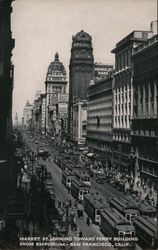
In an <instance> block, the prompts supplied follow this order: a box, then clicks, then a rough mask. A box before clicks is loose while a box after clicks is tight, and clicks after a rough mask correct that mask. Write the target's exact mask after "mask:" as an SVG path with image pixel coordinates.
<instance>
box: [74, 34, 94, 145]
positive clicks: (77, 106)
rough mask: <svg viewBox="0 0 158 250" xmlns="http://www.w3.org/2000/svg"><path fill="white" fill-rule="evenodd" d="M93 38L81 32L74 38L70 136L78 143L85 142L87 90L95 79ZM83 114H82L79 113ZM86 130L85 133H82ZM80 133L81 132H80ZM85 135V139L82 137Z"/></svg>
mask: <svg viewBox="0 0 158 250" xmlns="http://www.w3.org/2000/svg"><path fill="white" fill-rule="evenodd" d="M93 61H94V59H93V48H92V38H91V36H90V35H89V34H87V33H86V32H84V31H83V30H81V31H80V32H78V33H77V34H76V35H75V36H73V37H72V49H71V58H70V65H69V70H70V84H69V134H70V137H71V138H72V139H73V140H75V141H76V142H77V143H81V142H83V141H85V131H86V130H85V128H86V121H85V120H84V121H83V123H84V124H83V123H82V122H81V120H78V119H79V118H80V117H82V113H84V116H85V117H86V114H85V113H86V112H87V111H86V108H85V107H86V106H87V104H86V101H87V88H88V85H89V83H90V81H91V80H92V79H93V77H94V63H93ZM79 112H81V113H79ZM82 128H84V130H85V131H82ZM79 131H80V132H79ZM81 135H83V137H84V138H83V137H82V136H81Z"/></svg>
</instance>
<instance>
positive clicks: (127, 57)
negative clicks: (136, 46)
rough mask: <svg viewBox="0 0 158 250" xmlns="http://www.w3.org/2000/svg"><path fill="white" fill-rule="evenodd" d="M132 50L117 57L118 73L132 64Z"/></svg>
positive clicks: (116, 66)
mask: <svg viewBox="0 0 158 250" xmlns="http://www.w3.org/2000/svg"><path fill="white" fill-rule="evenodd" d="M131 55H132V49H130V50H127V51H125V52H122V53H121V54H120V55H119V54H118V55H116V64H115V68H116V71H119V70H122V69H123V68H125V67H128V66H130V64H131Z"/></svg>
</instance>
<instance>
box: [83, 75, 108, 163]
mask: <svg viewBox="0 0 158 250" xmlns="http://www.w3.org/2000/svg"><path fill="white" fill-rule="evenodd" d="M87 144H88V147H89V148H91V149H95V150H97V151H98V152H104V157H105V158H106V159H111V153H112V78H111V77H110V78H107V79H102V80H100V81H98V82H96V83H94V84H92V85H90V86H89V87H88V115H87Z"/></svg>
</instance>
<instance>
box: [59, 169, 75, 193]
mask: <svg viewBox="0 0 158 250" xmlns="http://www.w3.org/2000/svg"><path fill="white" fill-rule="evenodd" d="M74 178H75V175H74V174H73V173H72V172H71V171H70V170H68V169H67V170H65V171H62V183H63V184H64V186H65V187H66V188H68V189H69V188H71V183H72V180H73V179H74Z"/></svg>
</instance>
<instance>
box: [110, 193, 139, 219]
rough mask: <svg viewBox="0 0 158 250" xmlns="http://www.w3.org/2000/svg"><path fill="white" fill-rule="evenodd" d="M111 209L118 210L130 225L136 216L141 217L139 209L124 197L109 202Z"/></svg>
mask: <svg viewBox="0 0 158 250" xmlns="http://www.w3.org/2000/svg"><path fill="white" fill-rule="evenodd" d="M109 204H110V205H111V207H113V208H115V209H116V210H118V211H119V212H120V213H121V214H122V215H123V216H124V217H125V218H126V219H127V220H129V222H130V223H132V219H133V218H134V217H135V216H138V215H139V210H138V208H137V207H136V206H135V205H134V204H132V203H131V202H129V201H127V200H125V199H124V198H123V197H114V198H112V199H110V200H109Z"/></svg>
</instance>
